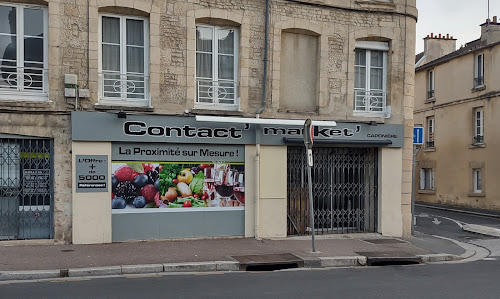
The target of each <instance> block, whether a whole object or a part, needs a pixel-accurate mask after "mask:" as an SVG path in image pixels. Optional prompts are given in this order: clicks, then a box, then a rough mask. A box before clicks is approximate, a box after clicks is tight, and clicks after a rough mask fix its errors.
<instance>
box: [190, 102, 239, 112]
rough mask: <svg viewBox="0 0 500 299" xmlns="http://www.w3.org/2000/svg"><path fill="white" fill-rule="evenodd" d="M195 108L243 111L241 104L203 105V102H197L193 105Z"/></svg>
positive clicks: (200, 109)
mask: <svg viewBox="0 0 500 299" xmlns="http://www.w3.org/2000/svg"><path fill="white" fill-rule="evenodd" d="M193 110H196V111H200V112H201V111H221V112H222V111H227V112H236V113H242V112H243V111H241V110H240V107H239V105H213V104H209V105H203V104H195V105H194V107H193Z"/></svg>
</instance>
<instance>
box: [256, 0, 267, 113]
mask: <svg viewBox="0 0 500 299" xmlns="http://www.w3.org/2000/svg"><path fill="white" fill-rule="evenodd" d="M268 39H269V0H266V25H265V28H264V75H263V78H262V105H261V106H260V108H259V110H257V112H255V114H257V115H259V114H260V113H261V112H262V111H264V109H265V108H266V85H267V84H266V83H267V60H268V59H267V48H268V45H267V44H268Z"/></svg>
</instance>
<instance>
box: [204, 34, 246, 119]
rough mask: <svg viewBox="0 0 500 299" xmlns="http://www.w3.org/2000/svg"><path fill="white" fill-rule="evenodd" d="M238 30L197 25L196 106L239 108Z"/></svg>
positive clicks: (222, 108)
mask: <svg viewBox="0 0 500 299" xmlns="http://www.w3.org/2000/svg"><path fill="white" fill-rule="evenodd" d="M237 45H238V30H237V29H236V28H232V27H218V26H210V25H198V26H196V99H195V108H202V109H203V108H209V109H210V108H211V109H220V110H239V109H240V107H239V98H238V96H237V95H238V93H237V85H238V84H237V77H238V75H237V74H238V46H237Z"/></svg>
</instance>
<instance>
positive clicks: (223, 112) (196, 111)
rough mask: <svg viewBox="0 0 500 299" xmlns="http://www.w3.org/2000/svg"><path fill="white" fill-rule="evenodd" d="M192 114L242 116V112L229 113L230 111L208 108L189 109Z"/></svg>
mask: <svg viewBox="0 0 500 299" xmlns="http://www.w3.org/2000/svg"><path fill="white" fill-rule="evenodd" d="M191 112H192V113H193V114H216V115H217V116H222V115H224V116H242V115H243V111H231V110H218V109H208V108H204V109H201V108H193V109H191Z"/></svg>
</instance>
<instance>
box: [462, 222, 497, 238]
mask: <svg viewBox="0 0 500 299" xmlns="http://www.w3.org/2000/svg"><path fill="white" fill-rule="evenodd" d="M462 229H463V230H464V231H467V232H471V233H476V234H481V235H485V236H491V237H500V229H498V228H494V227H489V226H484V225H477V224H466V225H464V226H462Z"/></svg>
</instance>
